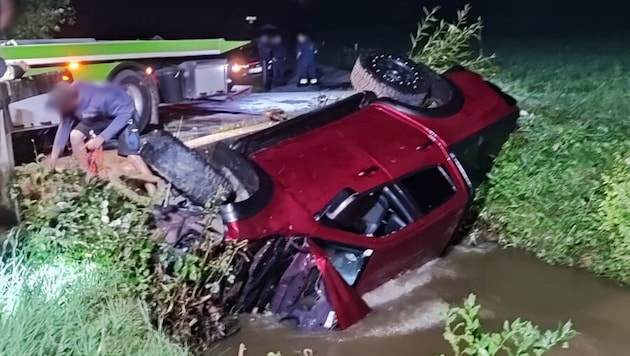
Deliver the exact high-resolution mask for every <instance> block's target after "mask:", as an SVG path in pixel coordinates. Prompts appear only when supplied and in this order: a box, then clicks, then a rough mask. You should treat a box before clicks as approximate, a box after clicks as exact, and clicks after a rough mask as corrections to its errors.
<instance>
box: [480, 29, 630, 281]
mask: <svg viewBox="0 0 630 356" xmlns="http://www.w3.org/2000/svg"><path fill="white" fill-rule="evenodd" d="M582 41H583V42H582V43H574V44H573V45H559V44H558V43H544V42H540V41H538V42H533V43H521V44H519V48H515V47H513V48H509V47H507V48H504V50H503V51H501V50H500V51H498V52H499V53H500V58H501V60H503V63H502V68H503V69H504V71H503V72H502V73H501V76H500V77H499V78H500V80H501V81H502V83H503V84H504V87H506V89H508V91H510V92H512V93H515V94H517V95H518V96H520V99H521V106H522V107H523V108H524V109H526V110H527V111H528V112H529V114H528V115H527V116H526V117H524V118H523V121H522V123H521V124H522V128H521V129H520V130H519V131H518V132H517V133H516V134H515V135H514V136H513V137H512V139H511V140H510V142H509V143H508V144H507V147H505V149H504V151H503V152H502V154H501V155H500V156H499V157H498V162H497V164H496V166H495V169H494V170H493V172H492V174H491V179H490V185H489V187H488V189H487V195H486V196H485V198H486V207H485V211H484V212H483V215H482V216H483V218H484V222H485V224H486V227H487V228H489V229H490V230H491V231H493V232H495V233H497V234H498V235H499V237H500V240H501V241H502V242H503V243H505V244H507V245H510V246H515V247H520V248H524V249H527V250H529V251H532V252H534V253H535V254H536V255H538V256H539V257H541V258H542V259H544V260H546V261H548V262H551V263H555V264H562V265H567V266H576V267H584V268H587V269H589V270H591V271H594V272H596V273H598V274H600V275H604V276H607V277H611V278H613V279H616V280H618V281H622V282H625V283H628V282H630V258H629V256H630V231H629V230H628V228H626V227H627V226H629V225H630V220H629V216H628V214H627V211H629V210H630V195H629V192H628V186H627V184H626V183H627V182H628V181H629V180H630V169H629V168H628V162H629V161H628V158H629V157H630V140H628V135H629V134H630V120H629V118H630V101H629V100H628V97H627V94H626V93H627V88H628V87H630V70H628V68H630V60H629V58H630V57H629V56H628V54H630V53H628V51H625V50H622V49H616V50H613V49H614V48H615V46H614V43H607V42H603V41H591V42H586V40H582ZM552 48H553V49H555V50H553V51H552V50H551V49H552ZM604 53H606V55H604Z"/></svg>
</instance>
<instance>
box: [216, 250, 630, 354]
mask: <svg viewBox="0 0 630 356" xmlns="http://www.w3.org/2000/svg"><path fill="white" fill-rule="evenodd" d="M470 293H475V294H476V295H477V298H478V302H480V303H481V305H482V310H483V311H484V312H483V315H484V323H485V325H487V326H488V327H490V328H492V329H493V330H497V329H498V328H499V327H500V326H501V324H502V322H503V320H505V319H510V320H511V319H514V318H517V317H522V318H525V319H528V320H532V321H534V322H536V323H537V324H539V325H541V326H542V327H555V326H557V325H558V323H559V322H560V321H565V320H569V319H571V320H572V321H573V322H574V324H575V328H576V329H577V330H578V331H579V332H580V335H579V336H577V337H576V338H575V339H574V340H573V341H572V342H571V345H570V348H569V349H566V350H562V349H560V350H554V351H553V352H552V353H551V354H552V355H574V356H593V355H605V356H615V355H630V289H629V288H624V287H620V286H618V285H616V284H615V283H613V282H610V281H608V280H605V279H602V278H598V277H595V276H594V275H592V274H590V273H588V272H585V271H577V270H572V269H567V268H560V267H552V266H549V265H546V264H545V263H543V262H541V261H539V260H537V259H536V258H535V257H533V256H530V255H528V254H525V253H523V252H521V251H517V250H505V249H501V248H497V247H495V246H494V245H485V246H481V247H475V248H465V247H456V248H455V249H454V250H453V251H452V252H450V253H449V254H448V255H447V256H446V257H444V258H442V259H439V260H436V261H434V262H431V263H430V264H428V265H425V266H423V267H421V268H419V269H416V270H413V271H410V272H408V273H406V274H404V275H402V276H400V277H399V278H397V279H396V280H393V281H391V282H389V283H387V284H385V285H383V286H381V287H380V288H378V289H377V290H375V291H373V292H370V293H368V294H366V295H365V296H364V298H365V300H366V301H367V302H368V304H369V305H370V306H371V307H372V308H373V311H372V313H371V314H370V315H369V316H368V317H367V318H365V319H364V320H362V321H361V322H360V323H358V324H357V325H354V326H353V327H352V328H350V329H348V330H345V331H340V332H329V333H322V334H315V335H314V334H308V333H303V332H299V331H297V330H294V329H292V328H291V327H288V326H282V325H279V324H278V323H276V322H275V320H274V319H273V317H267V316H245V317H243V328H242V330H241V332H240V333H238V334H237V335H235V336H233V337H232V338H230V339H228V340H226V341H224V342H222V343H221V344H220V345H218V346H219V347H218V348H216V349H215V350H214V351H212V352H211V353H210V354H211V355H220V354H223V355H237V353H238V348H239V344H240V343H244V344H246V345H247V352H246V353H245V354H246V355H247V356H259V355H261V356H266V355H267V353H268V352H270V351H280V352H282V355H283V356H287V355H302V353H301V352H300V350H303V349H312V350H313V351H314V354H315V355H323V356H355V355H356V356H408V355H409V356H412V355H413V356H425V355H435V354H440V353H447V354H448V351H449V349H448V346H447V345H446V344H445V342H444V341H443V339H442V337H441V333H442V320H441V317H440V315H441V313H440V312H441V311H442V310H444V308H445V307H446V305H447V304H448V303H459V302H461V301H462V299H463V298H464V297H466V296H467V295H468V294H470Z"/></svg>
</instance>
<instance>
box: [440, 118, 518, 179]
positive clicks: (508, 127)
mask: <svg viewBox="0 0 630 356" xmlns="http://www.w3.org/2000/svg"><path fill="white" fill-rule="evenodd" d="M519 114H520V113H519V109H518V107H515V109H514V111H513V112H512V113H511V114H509V115H507V116H506V117H504V118H502V119H500V120H498V121H497V122H494V123H493V124H491V125H490V126H487V127H484V128H483V129H481V130H480V131H478V132H476V133H474V134H472V135H470V136H468V137H466V138H464V139H463V140H461V141H459V142H456V143H454V144H451V145H450V147H449V152H451V153H453V154H455V156H456V157H457V161H458V163H459V164H461V166H462V167H463V168H464V170H465V172H466V174H467V176H468V177H469V179H470V181H471V182H472V185H473V188H475V189H476V188H478V187H479V185H480V184H481V183H482V182H483V181H484V180H485V176H486V174H487V173H488V171H489V170H490V169H491V168H492V164H493V159H494V157H493V156H494V155H497V154H498V153H499V152H500V150H501V147H502V146H503V145H504V144H505V142H506V141H507V140H508V138H509V136H510V135H511V134H512V132H514V130H515V129H516V128H517V120H518V117H519ZM482 136H485V137H486V140H484V142H485V141H487V140H488V139H492V140H495V141H496V142H498V143H499V144H495V145H494V147H491V149H492V150H491V152H488V154H489V155H491V156H490V157H487V158H488V159H489V160H488V161H487V162H486V163H488V165H489V166H483V165H479V163H480V162H479V158H484V157H479V142H480V141H479V140H480V138H481V137H482ZM497 139H498V140H497ZM475 146H477V147H475ZM469 150H472V152H473V153H475V156H474V157H473V158H474V159H476V161H474V162H473V161H471V159H470V158H469V157H466V155H465V152H469Z"/></svg>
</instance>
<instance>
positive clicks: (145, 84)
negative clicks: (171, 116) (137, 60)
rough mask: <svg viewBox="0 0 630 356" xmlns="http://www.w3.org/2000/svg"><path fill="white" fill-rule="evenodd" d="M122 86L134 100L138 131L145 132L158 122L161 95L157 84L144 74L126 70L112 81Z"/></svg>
mask: <svg viewBox="0 0 630 356" xmlns="http://www.w3.org/2000/svg"><path fill="white" fill-rule="evenodd" d="M112 81H113V82H114V83H117V84H120V85H122V86H123V87H124V88H125V90H127V93H129V95H130V96H131V97H132V98H133V102H134V104H135V106H136V111H137V112H138V129H139V130H140V132H142V131H144V130H145V129H146V127H147V126H148V125H149V123H156V122H158V104H159V101H160V100H159V94H158V90H157V85H156V84H155V82H154V81H153V80H152V79H151V78H150V77H149V76H147V75H146V74H144V73H143V72H139V71H135V70H132V69H124V70H122V71H120V72H118V73H117V74H116V75H115V76H114V78H113V79H112Z"/></svg>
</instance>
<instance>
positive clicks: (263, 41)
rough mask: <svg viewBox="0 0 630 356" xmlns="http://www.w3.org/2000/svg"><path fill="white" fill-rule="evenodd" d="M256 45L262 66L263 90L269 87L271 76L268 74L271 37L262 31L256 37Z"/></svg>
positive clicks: (270, 57)
mask: <svg viewBox="0 0 630 356" xmlns="http://www.w3.org/2000/svg"><path fill="white" fill-rule="evenodd" d="M256 46H257V48H258V61H259V62H260V66H261V68H262V81H263V87H264V88H265V90H268V89H269V88H270V87H271V77H270V75H269V62H270V61H271V59H272V56H271V37H270V36H269V35H268V34H266V33H262V34H260V36H258V38H256Z"/></svg>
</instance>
